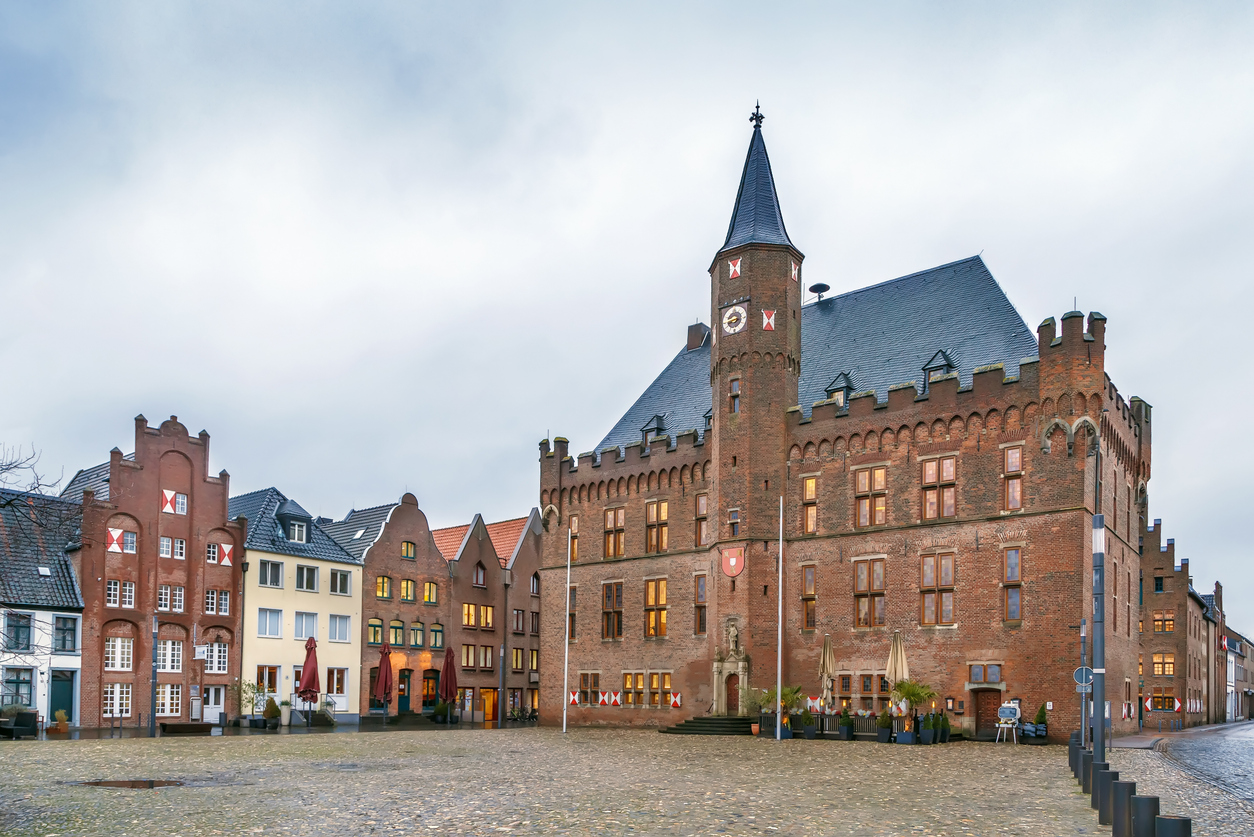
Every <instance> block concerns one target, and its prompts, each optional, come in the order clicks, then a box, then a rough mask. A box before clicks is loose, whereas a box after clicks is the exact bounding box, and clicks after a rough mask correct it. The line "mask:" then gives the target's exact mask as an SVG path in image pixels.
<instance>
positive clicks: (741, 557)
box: [723, 546, 745, 578]
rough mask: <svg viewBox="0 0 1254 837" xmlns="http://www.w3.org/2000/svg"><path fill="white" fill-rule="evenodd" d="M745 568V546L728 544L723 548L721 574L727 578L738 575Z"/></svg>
mask: <svg viewBox="0 0 1254 837" xmlns="http://www.w3.org/2000/svg"><path fill="white" fill-rule="evenodd" d="M744 568H745V548H744V547H743V546H729V547H727V548H726V549H724V550H723V574H724V575H726V576H728V577H729V578H735V577H736V576H738V575H740V573H741V571H742V570H744Z"/></svg>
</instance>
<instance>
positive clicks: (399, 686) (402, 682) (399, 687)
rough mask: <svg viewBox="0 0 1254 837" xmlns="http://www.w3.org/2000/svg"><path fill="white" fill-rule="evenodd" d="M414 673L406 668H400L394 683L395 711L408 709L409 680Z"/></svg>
mask: <svg viewBox="0 0 1254 837" xmlns="http://www.w3.org/2000/svg"><path fill="white" fill-rule="evenodd" d="M413 675H414V673H413V672H412V671H410V670H409V669H407V668H403V669H401V676H400V678H399V679H398V680H397V683H396V711H397V712H408V711H409V681H410V678H412V677H413Z"/></svg>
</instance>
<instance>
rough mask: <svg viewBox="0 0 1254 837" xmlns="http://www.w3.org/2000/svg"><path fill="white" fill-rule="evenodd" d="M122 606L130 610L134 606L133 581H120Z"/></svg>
mask: <svg viewBox="0 0 1254 837" xmlns="http://www.w3.org/2000/svg"><path fill="white" fill-rule="evenodd" d="M122 607H126V608H130V609H132V610H134V608H135V582H133V581H123V582H122Z"/></svg>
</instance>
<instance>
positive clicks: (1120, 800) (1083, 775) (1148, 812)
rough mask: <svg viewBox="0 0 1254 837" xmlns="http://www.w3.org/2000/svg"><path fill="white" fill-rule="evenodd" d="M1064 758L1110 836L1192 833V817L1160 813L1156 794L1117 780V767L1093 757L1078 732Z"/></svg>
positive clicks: (1189, 835) (1187, 835) (1184, 836)
mask: <svg viewBox="0 0 1254 837" xmlns="http://www.w3.org/2000/svg"><path fill="white" fill-rule="evenodd" d="M1067 762H1068V766H1069V767H1070V768H1071V772H1072V774H1073V775H1074V776H1075V777H1076V780H1077V781H1078V782H1079V783H1080V787H1081V788H1082V789H1083V792H1084V793H1086V794H1088V795H1089V805H1090V806H1091V807H1092V808H1093V809H1094V810H1095V811H1097V823H1098V825H1109V826H1111V837H1193V820H1192V819H1190V818H1189V817H1173V816H1167V815H1163V814H1160V813H1159V800H1158V797H1157V796H1140V795H1138V794H1137V792H1136V782H1129V781H1120V780H1119V771H1117V770H1111V769H1110V765H1109V764H1108V763H1107V762H1104V761H1100V760H1098V761H1094V757H1093V751H1092V750H1088V749H1085V748H1084V747H1083V746H1082V745H1081V744H1080V733H1078V732H1073V733H1071V740H1070V741H1069V742H1068V746H1067Z"/></svg>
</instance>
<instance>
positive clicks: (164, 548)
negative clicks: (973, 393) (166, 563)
mask: <svg viewBox="0 0 1254 837" xmlns="http://www.w3.org/2000/svg"><path fill="white" fill-rule="evenodd" d="M157 554H158V555H160V556H161V557H162V558H171V557H173V556H174V538H167V537H164V536H163V537H160V538H157Z"/></svg>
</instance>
